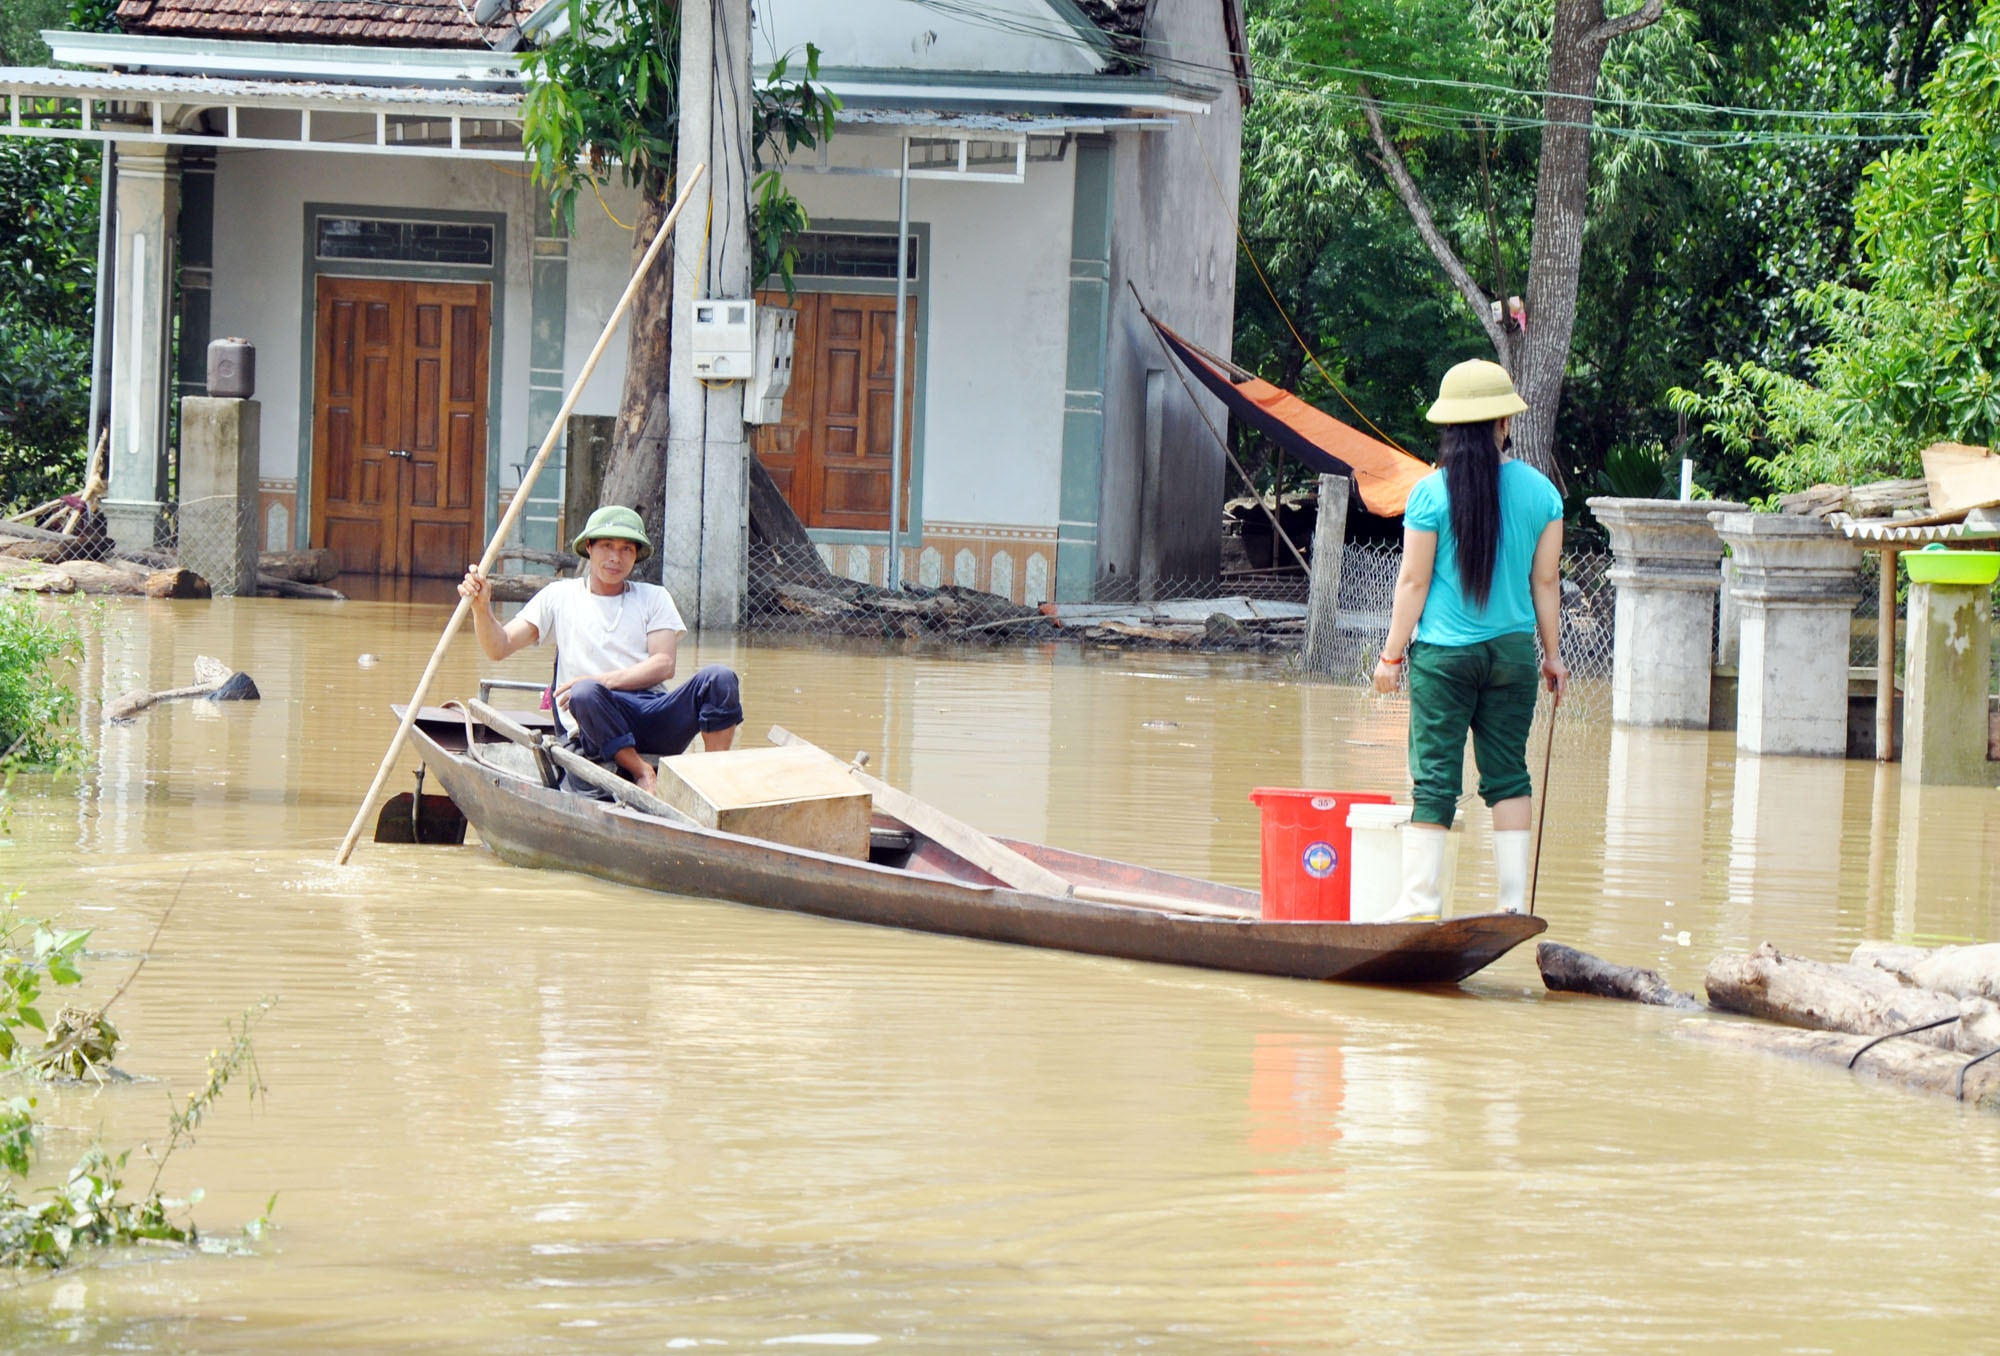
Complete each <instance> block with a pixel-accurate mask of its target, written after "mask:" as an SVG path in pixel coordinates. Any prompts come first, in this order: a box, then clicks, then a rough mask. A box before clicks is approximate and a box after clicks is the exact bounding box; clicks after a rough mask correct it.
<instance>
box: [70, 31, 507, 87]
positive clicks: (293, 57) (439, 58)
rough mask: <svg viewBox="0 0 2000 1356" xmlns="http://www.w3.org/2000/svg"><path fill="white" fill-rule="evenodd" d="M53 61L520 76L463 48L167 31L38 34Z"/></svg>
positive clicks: (179, 68)
mask: <svg viewBox="0 0 2000 1356" xmlns="http://www.w3.org/2000/svg"><path fill="white" fill-rule="evenodd" d="M42 41H44V42H46V43H47V44H48V45H49V51H50V53H51V54H52V55H53V56H54V58H55V60H56V61H58V62H60V63H62V64H64V65H69V66H95V67H99V68H105V69H108V68H111V67H116V68H118V69H120V70H128V71H151V72H157V73H159V74H164V75H214V76H225V77H228V76H234V77H237V78H250V79H285V78H294V79H308V80H327V81H331V82H334V83H339V84H357V85H359V84H395V85H437V86H450V85H460V86H464V85H472V86H478V87H482V88H489V89H507V88H513V87H516V86H518V85H519V84H520V83H521V63H520V59H519V58H518V57H516V56H514V55H513V54H511V53H508V52H495V51H490V50H488V49H486V48H477V49H474V48H463V47H364V46H345V45H339V44H334V43H312V42H291V41H282V42H272V41H257V40H242V39H227V40H225V39H214V38H172V37H163V36H160V35H158V34H151V33H72V32H67V31H62V30H55V29H51V30H48V31H45V32H44V33H43V34H42Z"/></svg>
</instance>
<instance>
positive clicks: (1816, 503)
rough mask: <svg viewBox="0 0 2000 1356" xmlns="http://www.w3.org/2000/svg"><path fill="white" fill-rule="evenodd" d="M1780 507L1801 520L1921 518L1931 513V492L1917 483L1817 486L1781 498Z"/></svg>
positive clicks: (1875, 482)
mask: <svg viewBox="0 0 2000 1356" xmlns="http://www.w3.org/2000/svg"><path fill="white" fill-rule="evenodd" d="M1778 507H1779V508H1780V509H1781V510H1783V511H1784V512H1786V513H1790V514H1796V515H1799V516H1802V517H1808V518H1819V519H1822V520H1824V519H1827V518H1831V517H1832V516H1833V515H1834V514H1836V513H1844V514H1846V515H1847V516H1848V517H1850V518H1859V519H1863V520H1874V519H1880V518H1920V517H1923V516H1924V515H1926V514H1928V513H1929V512H1930V511H1931V496H1930V489H1929V486H1928V485H1927V484H1926V482H1925V481H1924V480H1923V479H1922V477H1918V478H1917V479H1915V480H1877V481H1874V482H1872V483H1870V484H1867V485H1815V486H1813V487H1812V488H1811V489H1809V490H1800V491H1799V492H1798V493H1796V494H1781V495H1779V496H1778Z"/></svg>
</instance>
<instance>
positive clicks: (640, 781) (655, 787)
mask: <svg viewBox="0 0 2000 1356" xmlns="http://www.w3.org/2000/svg"><path fill="white" fill-rule="evenodd" d="M632 780H633V782H635V783H636V784H637V785H638V787H639V789H640V790H641V791H644V792H645V793H646V794H647V795H649V796H651V795H657V794H658V792H659V788H660V775H659V774H658V773H657V772H655V771H653V769H652V768H650V767H648V768H646V769H645V770H644V771H641V772H635V773H633V774H632Z"/></svg>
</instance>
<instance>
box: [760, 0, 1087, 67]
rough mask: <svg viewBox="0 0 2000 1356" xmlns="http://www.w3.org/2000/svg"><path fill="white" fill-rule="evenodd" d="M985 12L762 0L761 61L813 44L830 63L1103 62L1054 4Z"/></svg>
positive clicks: (992, 4) (1032, 2)
mask: <svg viewBox="0 0 2000 1356" xmlns="http://www.w3.org/2000/svg"><path fill="white" fill-rule="evenodd" d="M967 8H968V9H969V8H970V7H967ZM978 10H979V12H978V13H977V14H971V13H959V12H954V10H953V9H952V8H949V7H944V6H938V7H932V6H927V5H921V4H911V3H910V2H909V0H841V2H840V3H839V4H838V5H828V4H825V3H824V2H823V0H820V2H818V3H815V0H763V3H761V4H760V5H759V6H758V16H757V17H758V23H757V25H756V29H757V33H756V42H755V46H756V53H757V57H756V59H757V61H758V63H759V64H763V63H767V62H770V61H773V60H775V59H776V58H778V57H780V56H783V55H785V54H787V53H793V54H795V55H794V58H793V59H794V60H799V59H801V58H802V57H803V54H804V52H805V45H806V44H807V43H808V42H810V43H812V44H813V45H814V46H816V47H818V48H819V49H820V60H821V61H822V62H824V63H825V64H826V65H828V66H859V67H877V68H881V67H889V68H895V69H909V70H915V71H920V72H930V71H993V72H1002V73H1004V72H1013V71H1030V72H1034V73H1037V74H1046V75H1059V74H1075V73H1082V72H1089V71H1095V70H1097V69H1098V68H1099V66H1100V65H1101V58H1100V57H1099V56H1098V55H1097V53H1096V52H1095V51H1093V49H1092V48H1091V47H1089V46H1087V45H1085V44H1084V43H1083V42H1081V41H1079V40H1078V38H1077V36H1076V33H1077V30H1076V29H1075V28H1072V27H1071V26H1070V24H1069V22H1068V20H1067V19H1065V18H1064V17H1063V15H1062V14H1061V13H1060V11H1059V9H1058V6H1056V5H1054V4H1050V3H1048V0H982V3H981V4H980V5H979V6H978ZM997 78H1000V79H1004V75H1002V76H1000V77H997Z"/></svg>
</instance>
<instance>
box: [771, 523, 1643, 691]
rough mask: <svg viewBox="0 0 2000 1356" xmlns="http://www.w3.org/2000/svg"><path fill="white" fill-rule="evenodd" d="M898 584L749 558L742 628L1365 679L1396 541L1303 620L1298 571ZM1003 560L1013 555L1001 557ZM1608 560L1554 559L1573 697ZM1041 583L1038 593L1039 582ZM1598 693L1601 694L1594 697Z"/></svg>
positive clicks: (791, 554) (1603, 595)
mask: <svg viewBox="0 0 2000 1356" xmlns="http://www.w3.org/2000/svg"><path fill="white" fill-rule="evenodd" d="M903 564H904V567H905V568H904V572H903V576H902V578H901V580H900V581H899V583H898V586H897V587H895V588H893V589H892V588H889V587H887V581H886V580H885V578H884V574H885V573H886V571H885V570H884V568H883V565H884V561H883V559H882V556H881V554H880V553H879V552H875V553H870V552H868V551H866V550H864V549H862V548H853V549H848V548H842V547H833V546H817V547H806V546H799V547H789V548H770V547H765V546H759V547H758V548H756V549H755V551H754V552H753V557H752V560H751V569H750V578H751V586H750V594H749V599H748V606H747V608H746V626H747V627H748V628H749V629H752V630H758V631H775V632H803V633H825V634H840V635H849V636H879V637H884V638H893V639H910V640H923V641H930V642H934V643H939V644H953V643H961V644H974V643H984V644H992V643H997V642H1010V643H1020V642H1023V641H1036V642H1045V641H1049V642H1052V641H1074V642H1081V643H1097V644H1111V645H1120V646H1132V647H1147V648H1158V649H1168V650H1174V649H1178V650H1185V651H1189V652H1211V653H1212V652H1229V651H1236V652H1254V653H1265V654H1272V655H1279V656H1284V657H1286V658H1288V659H1289V661H1290V663H1291V664H1292V665H1293V666H1294V669H1295V671H1296V672H1297V673H1298V674H1299V675H1300V676H1302V677H1305V678H1308V679H1312V680H1318V681H1326V682H1332V683H1342V684H1350V685H1355V684H1362V683H1365V682H1367V681H1368V679H1369V675H1370V673H1371V671H1372V669H1373V667H1374V661H1375V657H1376V655H1377V654H1378V653H1379V652H1380V649H1381V645H1382V640H1383V637H1384V636H1385V635H1386V634H1387V632H1388V629H1389V611H1390V606H1391V604H1392V601H1393V598H1394V594H1395V584H1396V575H1397V572H1398V570H1399V569H1400V567H1401V564H1402V551H1401V548H1400V547H1399V546H1396V545H1386V544H1374V543H1365V542H1356V543H1351V544H1349V545H1348V546H1346V547H1345V549H1344V550H1343V551H1342V555H1341V568H1340V582H1339V592H1338V597H1339V602H1338V605H1337V607H1336V608H1334V609H1333V610H1332V612H1331V613H1330V614H1327V615H1322V616H1320V617H1318V618H1314V617H1312V615H1311V614H1312V598H1311V585H1310V582H1309V581H1308V579H1307V577H1306V576H1305V574H1304V573H1303V572H1301V571H1298V570H1291V571H1285V570H1269V569H1266V570H1236V571H1225V572H1221V573H1218V574H1216V575H1214V576H1211V577H1208V578H1204V579H1185V580H1146V581H1136V582H1135V581H1132V580H1129V579H1124V578H1111V577H1107V578H1105V579H1103V580H1100V581H1099V586H1098V588H1097V590H1096V591H1095V595H1094V599H1093V600H1090V601H1078V602H1058V601H1053V600H1051V599H1050V598H1049V597H1048V592H1049V589H1048V587H1047V585H1048V583H1049V573H1048V572H1047V571H1046V570H1044V571H1041V572H1039V573H1037V572H1034V571H1033V570H1032V565H1031V568H1030V570H1029V571H1026V572H1023V573H1021V574H1016V573H1013V572H1012V571H993V570H989V572H988V573H987V575H986V576H985V577H984V579H982V580H981V582H985V583H988V584H989V585H991V584H993V583H995V582H996V581H999V580H1004V581H1006V582H1012V583H1016V584H1018V585H1026V587H1025V588H1023V587H1016V588H1014V589H1013V590H1011V593H1012V594H1013V596H1009V595H1008V594H1005V593H1001V592H998V591H996V590H995V589H993V588H991V587H988V588H980V587H977V586H976V585H975V583H974V582H972V581H973V580H974V579H976V578H979V576H977V575H976V574H975V573H974V572H973V571H971V570H965V571H964V572H963V576H962V578H963V582H961V581H960V579H949V580H948V579H945V578H942V577H940V576H939V574H938V573H937V572H936V571H935V570H933V571H932V572H930V573H929V574H928V575H927V574H926V573H925V571H924V569H923V560H922V557H921V556H920V555H919V554H918V553H917V552H915V551H911V552H909V553H907V554H906V556H905V559H904V561H903ZM1009 564H1010V565H1011V564H1012V562H1009ZM1610 565H1611V557H1610V555H1609V553H1604V552H1578V553H1575V554H1573V555H1571V556H1568V557H1566V558H1565V559H1564V561H1563V576H1562V612H1561V624H1562V647H1563V655H1564V658H1565V659H1566V661H1567V662H1568V664H1569V666H1570V671H1571V673H1572V675H1573V676H1574V678H1575V679H1576V681H1577V683H1578V685H1579V686H1578V693H1579V697H1580V698H1583V699H1584V700H1587V701H1589V700H1596V699H1595V698H1593V697H1591V696H1590V695H1589V694H1590V693H1591V690H1592V688H1593V687H1594V686H1604V687H1605V692H1606V693H1608V686H1605V685H1607V684H1608V680H1609V679H1610V677H1611V664H1612V633H1613V618H1614V615H1615V608H1616V599H1615V596H1614V591H1613V588H1612V586H1611V584H1610V582H1609V580H1608V578H1607V573H1608V571H1609V569H1610ZM1037 585H1039V588H1038V587H1036V586H1037ZM1603 700H1607V701H1608V697H1605V698H1603Z"/></svg>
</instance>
